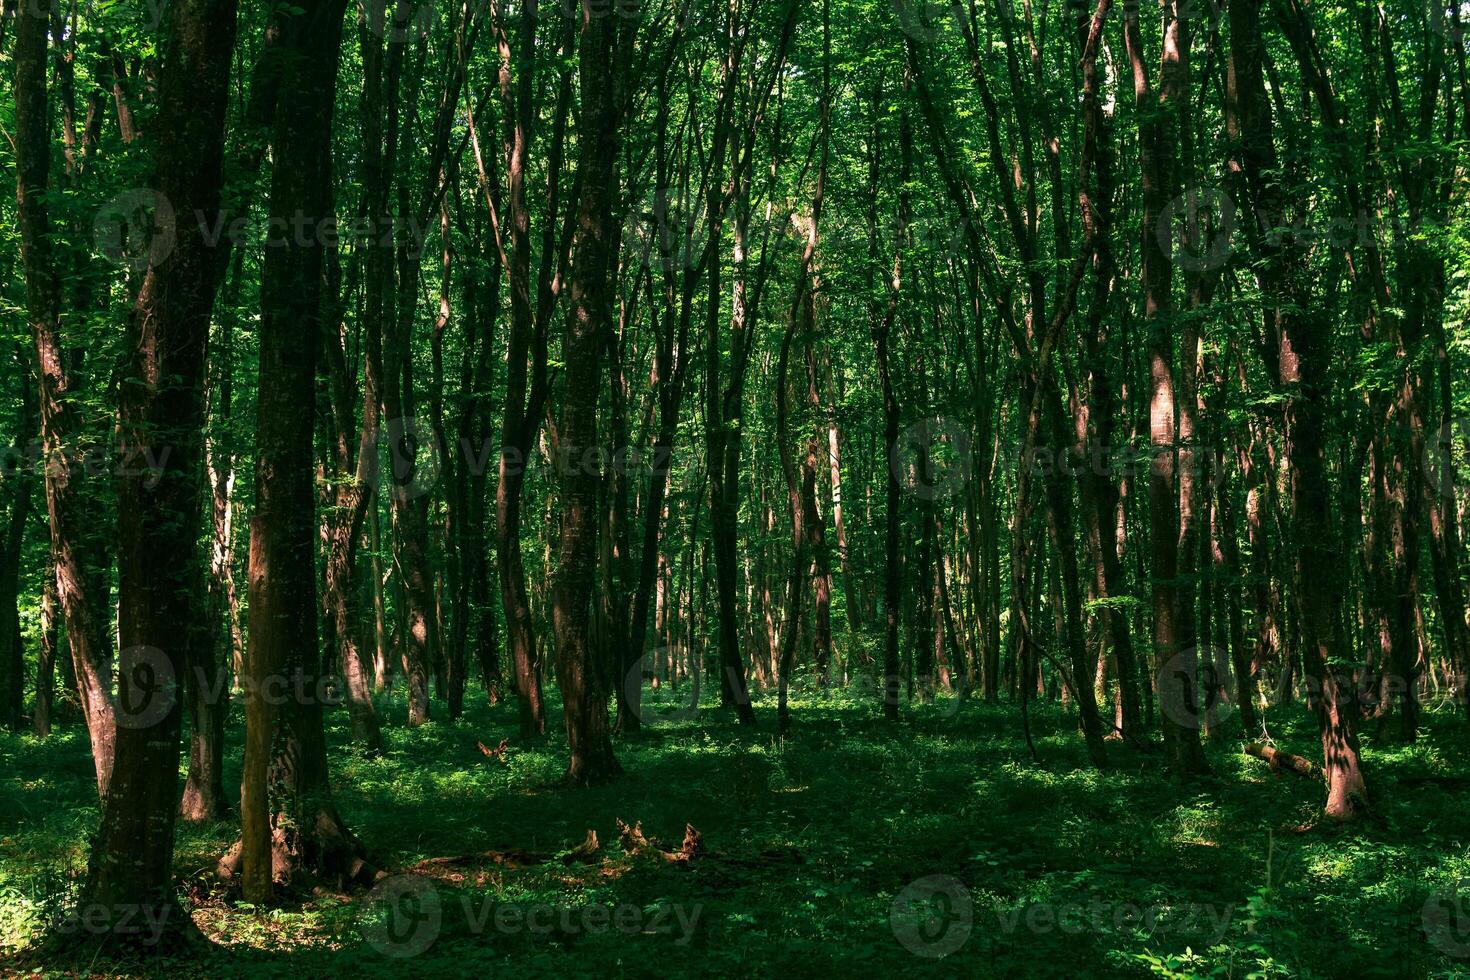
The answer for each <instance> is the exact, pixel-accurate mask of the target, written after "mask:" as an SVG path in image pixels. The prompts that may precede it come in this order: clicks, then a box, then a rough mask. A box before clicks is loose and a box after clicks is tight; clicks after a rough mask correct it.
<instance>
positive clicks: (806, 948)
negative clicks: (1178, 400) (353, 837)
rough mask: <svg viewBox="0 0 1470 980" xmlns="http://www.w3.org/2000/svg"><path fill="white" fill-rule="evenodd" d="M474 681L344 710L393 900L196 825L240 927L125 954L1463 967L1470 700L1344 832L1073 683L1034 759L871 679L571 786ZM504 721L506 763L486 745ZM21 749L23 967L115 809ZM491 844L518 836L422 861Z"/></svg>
mask: <svg viewBox="0 0 1470 980" xmlns="http://www.w3.org/2000/svg"><path fill="white" fill-rule="evenodd" d="M470 700H471V701H472V702H473V703H472V704H471V705H470V706H469V708H468V711H467V715H466V717H465V718H463V719H461V720H460V721H459V722H457V723H448V722H445V721H442V720H440V721H435V722H431V723H430V724H428V725H426V726H424V727H422V728H419V729H417V730H413V731H409V730H407V729H404V728H402V727H401V719H402V717H403V715H404V714H405V711H404V708H403V705H402V703H401V699H399V698H397V697H389V698H386V699H384V700H383V701H382V703H381V704H380V707H381V708H382V709H383V710H384V711H385V712H386V715H387V717H389V718H391V719H393V720H394V721H395V722H398V723H399V727H390V729H389V731H388V737H389V742H390V751H389V753H388V755H387V756H385V757H383V758H379V759H368V758H363V757H361V756H359V755H357V754H356V753H354V752H353V751H352V750H350V749H349V748H347V747H346V745H345V742H346V738H347V731H346V719H345V716H344V715H343V713H340V712H339V713H336V714H334V715H332V716H331V717H330V718H329V724H330V725H331V730H330V732H329V738H330V740H331V741H332V743H333V745H334V747H335V755H334V778H335V784H336V790H337V794H338V803H339V806H340V808H341V810H342V811H343V813H344V815H345V816H346V818H347V820H348V822H349V824H350V825H351V826H352V827H353V829H354V830H356V832H357V833H358V834H359V836H360V837H361V838H362V839H363V840H364V841H365V842H366V843H367V845H368V846H369V848H370V849H371V851H372V854H373V856H374V858H375V860H376V861H377V862H378V863H379V864H380V866H382V867H384V868H386V869H388V870H389V871H390V872H392V876H391V877H389V878H387V879H385V880H384V881H383V882H381V883H380V884H379V886H378V887H377V888H376V889H375V890H374V891H373V893H372V894H371V895H368V894H354V895H340V894H321V895H315V896H309V897H307V898H306V899H305V901H304V902H302V903H300V904H297V905H294V906H292V907H290V908H289V909H279V910H259V909H253V908H249V907H242V906H240V905H238V904H233V903H231V902H229V901H227V900H226V899H225V898H224V897H223V896H221V895H220V894H219V892H218V889H217V888H216V887H215V885H214V884H213V881H212V874H211V869H212V868H213V866H214V862H215V859H216V858H217V857H218V855H219V854H220V853H221V852H222V851H223V850H224V848H225V847H226V846H227V845H228V844H229V843H230V842H231V841H232V840H233V839H234V836H235V833H236V830H235V827H234V826H233V825H232V824H230V823H229V822H220V823H214V824H205V825H196V826H181V827H180V829H179V838H178V851H177V869H178V875H179V878H180V881H181V890H182V891H183V893H184V894H185V895H186V901H188V902H189V903H190V905H191V907H192V909H193V914H194V918H195V921H196V922H197V923H198V924H199V926H200V927H201V929H203V931H204V932H205V934H206V935H207V936H209V937H210V938H211V939H212V940H213V941H214V943H215V944H216V945H215V946H214V947H213V948H212V949H210V950H208V951H207V952H206V953H205V954H204V955H202V956H200V957H198V958H195V959H192V960H189V961H178V960H176V961H173V962H169V963H164V964H137V965H134V966H131V967H128V966H121V967H120V966H117V965H111V966H108V967H106V968H107V969H109V970H112V971H114V972H118V971H121V972H123V973H131V974H133V975H140V976H161V975H169V976H188V975H208V976H231V975H241V976H244V975H249V976H271V975H282V976H286V975H296V974H303V973H305V974H308V975H309V974H311V973H325V974H328V975H335V976H340V975H346V974H350V973H353V972H361V973H364V974H371V975H392V976H430V975H436V974H437V975H444V974H446V973H448V974H453V975H464V974H486V975H491V974H493V975H497V976H527V977H529V976H540V975H555V976H588V977H593V976H596V977H606V976H613V977H617V976H721V977H723V976H732V975H734V976H740V975H753V974H757V973H759V974H762V975H765V974H779V973H781V972H783V971H787V970H797V969H800V968H806V969H812V968H818V969H821V970H822V971H823V972H836V971H847V972H849V973H851V974H854V975H856V976H876V975H886V974H889V973H904V974H908V973H912V972H917V973H933V974H936V975H966V976H976V975H985V976H999V977H1008V976H1028V977H1037V976H1042V977H1052V976H1054V977H1069V978H1070V977H1076V976H1079V975H1082V976H1093V975H1115V976H1148V975H1157V976H1174V977H1190V976H1222V977H1224V976H1229V977H1245V976H1260V977H1273V976H1283V977H1285V976H1293V977H1297V976H1322V977H1333V976H1346V975H1354V976H1384V977H1422V976H1428V975H1445V976H1448V975H1455V973H1456V970H1457V965H1458V968H1459V969H1464V968H1466V967H1470V903H1467V904H1466V905H1465V906H1464V908H1465V913H1464V914H1462V913H1461V904H1460V900H1461V897H1462V896H1463V897H1464V898H1466V899H1467V900H1470V853H1467V850H1466V848H1467V844H1470V807H1467V806H1466V803H1467V800H1470V797H1467V794H1466V793H1465V790H1464V787H1465V786H1466V785H1470V760H1467V746H1466V732H1465V729H1464V721H1463V719H1461V718H1459V717H1458V716H1454V715H1452V714H1450V713H1447V712H1446V713H1442V714H1438V715H1431V716H1430V717H1428V718H1427V731H1426V733H1425V735H1424V737H1423V739H1422V740H1421V742H1420V743H1419V744H1418V745H1416V746H1413V747H1401V746H1394V745H1380V744H1375V743H1374V741H1373V740H1372V739H1371V738H1369V739H1365V764H1366V766H1367V769H1368V776H1369V780H1370V792H1371V793H1372V796H1373V803H1374V808H1375V809H1374V812H1373V815H1372V817H1371V818H1370V819H1369V820H1367V821H1365V822H1364V823H1362V824H1361V825H1360V826H1358V827H1355V828H1352V829H1342V828H1338V827H1334V826H1329V825H1325V824H1319V823H1317V822H1316V817H1315V814H1316V811H1317V809H1318V807H1319V805H1320V802H1321V801H1320V790H1319V787H1317V786H1315V785H1313V784H1312V783H1310V782H1308V781H1306V780H1302V779H1298V778H1296V777H1294V776H1289V775H1286V776H1278V775H1276V774H1274V773H1272V772H1271V771H1270V770H1269V769H1267V768H1266V767H1265V766H1263V765H1262V764H1261V763H1259V762H1256V761H1255V760H1251V759H1247V758H1246V757H1244V756H1243V755H1242V754H1241V752H1240V743H1239V742H1238V741H1235V740H1233V739H1226V738H1221V739H1217V740H1215V741H1213V742H1211V743H1210V745H1209V748H1208V752H1209V755H1210V761H1211V764H1212V766H1213V768H1214V773H1215V774H1214V776H1212V777H1210V778H1208V779H1204V780H1201V781H1199V782H1198V783H1196V784H1193V785H1191V786H1190V787H1188V788H1187V789H1183V790H1181V789H1178V788H1177V787H1175V786H1174V785H1173V784H1172V782H1171V781H1170V780H1169V778H1168V777H1167V775H1166V774H1164V772H1163V770H1162V765H1163V760H1162V757H1161V755H1160V754H1159V753H1157V752H1155V753H1144V752H1139V751H1135V750H1131V749H1127V748H1124V747H1123V746H1121V745H1119V744H1110V746H1109V750H1110V755H1111V762H1112V768H1111V769H1110V770H1109V771H1108V772H1106V773H1098V772H1095V771H1093V770H1090V769H1088V768H1087V767H1086V760H1085V757H1084V755H1083V751H1082V745H1081V740H1080V739H1079V738H1078V737H1077V736H1076V734H1075V727H1074V723H1073V722H1072V720H1071V719H1070V718H1069V717H1068V716H1067V715H1066V714H1065V713H1064V712H1063V711H1061V710H1058V709H1044V708H1039V709H1036V710H1034V711H1033V729H1034V734H1035V738H1036V744H1037V749H1038V751H1039V753H1040V762H1039V763H1036V764H1033V763H1031V762H1030V760H1029V757H1028V755H1027V753H1026V749H1025V743H1024V741H1023V740H1022V738H1021V731H1020V716H1019V714H1018V713H1017V711H1016V710H1015V709H1014V708H1013V707H1011V706H1009V705H985V704H980V703H963V704H961V703H959V702H957V701H954V700H950V699H943V698H942V699H940V700H939V701H937V702H935V703H933V704H925V705H918V706H915V707H914V708H913V709H912V710H911V711H909V712H908V714H907V718H906V720H905V721H904V722H902V723H901V724H899V725H898V726H897V727H893V726H890V725H887V724H885V723H884V722H883V721H882V720H881V718H880V717H879V716H878V711H877V710H876V704H873V703H868V701H867V700H864V701H862V702H859V701H857V700H854V699H852V698H851V697H850V696H848V695H847V694H845V693H839V692H833V693H830V694H806V695H802V696H801V697H799V698H798V699H797V701H796V702H795V712H796V715H795V716H796V721H797V730H796V731H795V732H794V733H793V734H792V735H791V736H789V737H787V738H786V739H784V740H782V739H778V738H777V737H776V736H775V735H774V734H773V728H774V708H773V706H772V705H770V704H766V703H761V704H760V705H758V712H759V714H760V716H761V721H762V724H763V728H762V729H761V730H759V731H753V732H752V731H743V730H740V729H739V727H738V726H736V725H735V724H734V722H733V718H731V717H728V716H727V715H726V713H724V712H721V711H719V710H718V709H708V710H705V711H703V712H702V713H700V715H699V716H698V717H697V718H693V719H685V720H680V721H677V722H659V721H656V720H655V722H654V723H653V724H652V725H651V726H650V728H649V729H648V730H647V731H646V732H645V733H644V734H642V735H640V736H637V737H633V738H630V739H625V740H622V741H620V743H619V745H618V750H619V757H620V760H621V762H622V765H623V768H624V770H625V775H624V777H623V778H622V779H620V780H618V781H617V782H615V783H613V784H611V785H608V786H604V787H598V788H594V789H590V790H569V789H566V788H564V787H563V786H562V785H561V784H560V776H561V773H562V770H563V769H564V767H565V765H566V755H565V745H564V740H562V739H561V738H559V737H557V736H552V737H548V738H545V739H539V740H535V741H531V742H523V741H522V740H521V739H519V737H518V736H517V733H516V713H515V708H514V706H513V705H503V706H500V707H496V708H489V707H486V706H485V705H484V703H483V699H481V698H477V697H475V695H474V694H473V693H472V694H471V698H470ZM435 708H436V710H440V711H441V712H442V706H440V705H438V704H436V705H435ZM1291 711H1292V709H1276V710H1275V716H1274V717H1273V718H1272V730H1273V734H1274V735H1275V736H1276V738H1278V739H1279V740H1280V742H1281V744H1282V745H1283V746H1285V747H1287V748H1290V749H1294V750H1295V751H1299V752H1302V753H1304V754H1311V752H1312V747H1313V745H1314V742H1315V738H1314V734H1313V732H1312V730H1311V723H1310V720H1309V719H1308V718H1307V717H1306V716H1305V714H1304V713H1301V712H1299V711H1297V712H1296V713H1291ZM1288 714H1290V717H1287V716H1288ZM238 715H239V712H238V711H236V712H235V717H234V719H233V724H234V726H235V727H234V729H233V730H232V732H231V735H232V738H231V742H230V744H231V746H232V754H231V755H230V756H229V758H228V760H227V761H228V765H227V780H228V781H229V782H230V783H231V784H233V783H234V782H235V781H236V780H237V779H238V772H239V761H240V760H239V748H238V746H239V744H240V734H241V733H240V732H239V730H238V729H239V724H240V721H239V717H238ZM653 717H654V718H655V719H656V718H657V717H658V715H657V712H656V710H655V711H654V713H653ZM556 724H557V719H556V718H553V720H552V725H553V728H554V727H555V725H556ZM501 738H508V739H509V741H510V746H511V748H510V751H509V752H508V753H507V755H506V757H505V759H504V760H503V761H500V760H496V759H488V758H486V757H485V756H484V755H483V754H482V753H481V752H480V750H479V748H478V747H477V745H476V743H477V742H479V741H483V742H485V743H487V744H490V745H494V744H497V743H498V741H499V740H500V739H501ZM0 774H3V775H0V973H4V972H6V969H7V968H6V966H5V963H6V961H7V957H8V958H9V959H10V962H11V963H12V964H14V965H13V966H12V968H11V969H15V968H17V967H18V965H19V964H20V963H22V962H26V961H24V960H22V959H20V958H21V957H23V956H25V955H26V947H27V945H28V944H29V943H31V942H32V940H33V939H34V937H35V936H37V935H38V934H39V933H40V931H41V930H42V928H43V927H44V926H45V924H46V923H47V922H48V921H49V920H50V919H51V917H52V916H54V915H56V914H57V910H59V909H61V908H63V907H64V906H65V903H66V902H67V901H68V900H69V899H70V898H72V897H73V896H74V894H75V889H76V885H77V882H78V880H79V877H80V875H81V873H82V870H83V869H84V868H85V865H86V845H87V838H88V835H89V834H90V833H91V832H92V830H93V828H94V826H95V821H96V815H97V814H96V805H95V801H94V800H93V799H92V798H91V795H90V794H91V789H92V785H93V783H92V777H91V763H90V759H89V757H88V754H87V743H86V739H85V737H84V735H83V734H82V732H81V731H80V729H79V728H75V727H73V728H70V729H66V730H64V731H63V732H62V733H61V734H59V735H57V736H54V737H53V738H51V739H50V740H48V741H46V742H44V743H42V742H39V741H37V740H35V739H33V738H31V737H29V736H12V735H3V734H0ZM619 819H621V820H624V821H626V822H627V823H628V824H633V823H635V822H641V824H642V829H643V831H644V832H646V833H647V834H648V835H649V836H650V837H656V838H660V839H662V840H663V841H665V842H667V843H668V847H669V848H671V849H676V848H677V847H678V845H679V842H680V840H681V839H682V837H683V835H684V829H685V826H686V824H687V825H692V826H693V827H694V828H696V829H697V830H698V831H699V833H700V834H702V837H703V846H704V853H702V854H700V855H698V856H696V857H695V858H694V859H692V860H690V861H687V862H684V861H670V860H666V859H665V858H664V857H662V856H660V855H658V854H657V853H655V852H652V851H643V852H640V853H637V854H633V853H628V852H626V851H625V850H624V849H623V847H622V845H621V844H620V842H619V832H618V827H617V821H618V820H619ZM589 830H592V831H595V832H596V834H597V836H598V838H599V840H600V841H601V844H602V847H601V849H600V850H599V851H598V852H597V853H596V854H594V855H592V856H591V857H589V858H586V859H582V860H578V859H576V856H575V855H570V854H568V852H570V851H571V850H572V849H573V848H575V847H576V846H577V845H578V844H579V843H581V842H583V841H584V840H585V839H586V837H587V832H588V831H589ZM490 851H507V852H516V853H517V854H519V855H520V857H519V859H517V858H516V857H515V856H514V855H512V857H510V858H508V859H505V860H502V861H500V862H497V861H495V860H492V859H489V858H480V859H467V860H462V861H456V862H440V863H430V864H421V862H425V861H427V860H428V859H433V858H448V857H463V856H469V855H476V854H483V853H484V852H490ZM525 855H533V856H534V860H533V859H532V858H528V857H526V856H525ZM1462 879H1464V883H1463V885H1462V882H1461V880H1462ZM1457 889H1458V891H1459V894H1457ZM95 947H96V941H95V940H93V941H92V942H91V943H87V942H84V941H78V942H76V943H75V944H74V945H73V946H70V947H67V948H66V949H65V950H64V951H63V953H64V961H57V962H55V963H54V964H52V963H48V964H47V967H48V968H54V969H57V970H60V971H66V972H69V971H76V972H85V971H86V969H87V967H88V965H89V964H90V963H91V962H92V956H93V954H94V953H95V952H96V948H95ZM101 962H102V961H99V962H98V965H97V967H96V969H102V965H101Z"/></svg>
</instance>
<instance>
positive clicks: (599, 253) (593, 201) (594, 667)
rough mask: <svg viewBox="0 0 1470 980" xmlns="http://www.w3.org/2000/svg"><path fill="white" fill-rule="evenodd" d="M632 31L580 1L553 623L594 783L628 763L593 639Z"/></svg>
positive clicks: (580, 778) (564, 688)
mask: <svg viewBox="0 0 1470 980" xmlns="http://www.w3.org/2000/svg"><path fill="white" fill-rule="evenodd" d="M631 47H632V36H631V32H630V30H629V28H628V27H627V26H626V25H623V24H621V23H620V22H619V20H618V18H613V17H606V16H596V15H594V14H593V13H591V11H590V8H585V7H584V9H583V15H582V32H581V41H580V45H579V51H580V70H581V84H582V114H581V121H582V138H581V140H579V144H580V149H581V164H580V182H581V196H580V199H579V200H578V202H577V223H576V232H575V236H574V238H573V241H572V251H573V254H574V255H575V257H576V261H575V262H574V263H573V265H572V276H571V283H570V285H571V292H570V299H571V312H570V315H569V316H568V317H567V321H566V330H565V333H564V334H563V339H562V357H563V360H564V361H565V363H566V389H565V395H564V398H563V402H562V409H561V418H560V421H559V422H558V425H557V432H558V436H559V440H560V445H559V447H558V449H557V456H558V458H557V469H558V471H559V473H558V475H559V477H560V481H561V507H562V523H561V535H560V542H559V544H558V549H557V557H558V562H557V566H556V573H555V595H554V599H553V606H552V623H553V626H554V627H555V629H556V644H557V657H556V667H557V680H558V683H559V686H560V687H561V694H562V704H563V705H564V713H565V716H566V726H567V742H568V743H569V747H570V749H571V760H570V761H569V763H568V765H567V780H568V781H569V782H570V783H572V784H574V785H581V786H585V785H590V784H592V783H599V782H604V781H606V780H609V779H611V778H613V777H615V776H616V775H618V773H620V772H621V767H620V766H619V765H618V762H617V759H616V758H615V757H614V756H613V747H612V737H611V731H610V726H609V724H608V710H607V695H608V694H609V693H610V690H609V684H608V674H609V673H610V668H611V666H612V665H611V664H606V663H601V662H599V658H598V656H597V646H596V644H594V643H592V642H591V636H590V626H591V603H592V583H593V572H594V570H595V567H596V563H597V532H598V515H597V488H598V483H599V482H600V480H601V474H600V473H599V472H598V467H597V465H596V459H597V456H598V453H597V447H598V441H597V440H598V436H597V401H598V393H599V392H600V391H601V388H602V350H603V345H604V343H605V341H604V332H605V331H609V330H611V326H610V325H609V324H608V322H607V320H608V317H609V316H611V309H610V304H611V299H612V289H611V286H612V283H611V279H612V276H613V272H614V269H615V263H616V253H615V246H616V242H615V241H614V240H613V239H612V237H611V236H612V230H613V228H614V226H615V222H614V219H613V208H614V207H615V205H616V202H617V197H618V192H617V186H618V152H619V144H620V140H619V135H618V134H619V130H620V128H621V122H622V114H623V109H624V102H623V100H624V98H625V92H624V89H623V84H624V83H623V71H624V70H625V66H626V63H627V57H628V55H629V54H630V53H631Z"/></svg>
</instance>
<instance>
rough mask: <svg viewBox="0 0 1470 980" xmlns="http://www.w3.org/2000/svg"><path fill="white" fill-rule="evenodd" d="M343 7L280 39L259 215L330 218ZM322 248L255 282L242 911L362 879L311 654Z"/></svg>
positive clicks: (284, 255) (235, 864) (314, 650)
mask: <svg viewBox="0 0 1470 980" xmlns="http://www.w3.org/2000/svg"><path fill="white" fill-rule="evenodd" d="M343 8H344V4H343V3H342V0H309V2H308V3H307V5H306V9H304V10H303V12H302V13H301V14H300V15H298V16H297V17H295V18H292V19H291V20H290V21H289V22H288V23H287V24H286V25H285V27H284V31H285V35H284V37H283V40H282V44H283V45H284V49H285V51H286V52H287V55H288V56H287V57H286V58H284V59H283V64H282V71H283V72H285V73H286V74H285V76H284V78H283V83H282V86H281V92H282V94H281V101H280V104H279V106H278V109H277V114H276V124H275V132H274V137H273V140H272V157H273V161H274V173H273V176H272V182H271V201H270V213H271V215H272V217H273V218H275V219H278V220H289V216H291V215H302V216H305V217H306V218H307V219H309V220H310V221H312V222H313V224H312V225H310V227H316V224H315V222H320V221H323V220H329V219H330V218H331V216H332V213H333V204H332V166H331V133H332V118H333V106H334V102H335V96H336V79H337V62H338V55H339V51H340V47H341V38H342V15H343ZM322 273H323V249H322V243H321V242H320V241H315V240H312V241H307V242H304V243H303V242H300V241H292V242H290V243H288V244H286V245H284V246H282V247H279V248H274V249H268V250H267V253H266V263H265V267H264V270H263V274H262V280H261V324H260V389H259V390H260V399H259V403H258V406H257V420H256V458H257V466H256V490H255V497H256V512H255V515H254V518H253V519H252V521H251V538H250V574H249V579H250V610H251V629H250V649H249V653H248V657H247V661H248V683H247V684H246V685H245V686H246V705H245V707H246V719H245V721H246V733H245V766H244V776H243V779H242V786H241V805H240V843H239V844H238V845H237V846H236V848H235V849H234V850H233V851H232V852H231V853H230V854H229V855H227V856H226V857H225V859H224V861H222V862H221V873H222V875H223V876H225V877H226V878H234V877H235V876H236V875H237V874H238V876H239V881H240V887H241V891H242V894H243V895H244V897H245V899H246V900H247V901H250V902H255V903H267V902H269V901H270V900H271V899H272V896H273V893H274V886H275V885H276V884H286V883H288V882H290V881H291V880H292V879H294V878H296V877H297V876H298V875H302V874H308V873H309V874H313V875H320V876H324V877H329V878H332V879H336V880H337V881H343V880H353V879H357V880H360V879H362V878H363V877H365V873H366V871H367V870H368V869H367V865H366V862H365V861H364V859H363V857H362V849H361V845H360V844H358V842H357V840H356V839H355V838H354V837H353V836H352V834H351V832H350V831H348V830H347V828H346V827H345V826H344V825H343V823H342V821H341V818H340V817H339V816H338V815H337V812H336V808H335V806H334V805H333V803H332V794H331V786H330V783H329V781H328V775H327V756H326V741H325V737H324V735H323V729H322V708H323V705H322V699H321V683H320V676H319V674H320V650H319V648H318V645H317V623H316V617H317V604H316V575H315V561H314V555H315V547H314V546H315V541H314V537H315V534H316V524H315V517H314V513H315V502H316V501H315V493H314V489H313V486H312V483H313V466H312V456H313V453H312V428H311V427H310V426H303V425H302V424H301V420H302V419H310V418H313V417H314V416H315V402H316V362H317V357H316V354H317V351H318V349H319V346H320V344H319V337H320V330H321V316H322V303H321V299H322V297H321V286H322Z"/></svg>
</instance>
